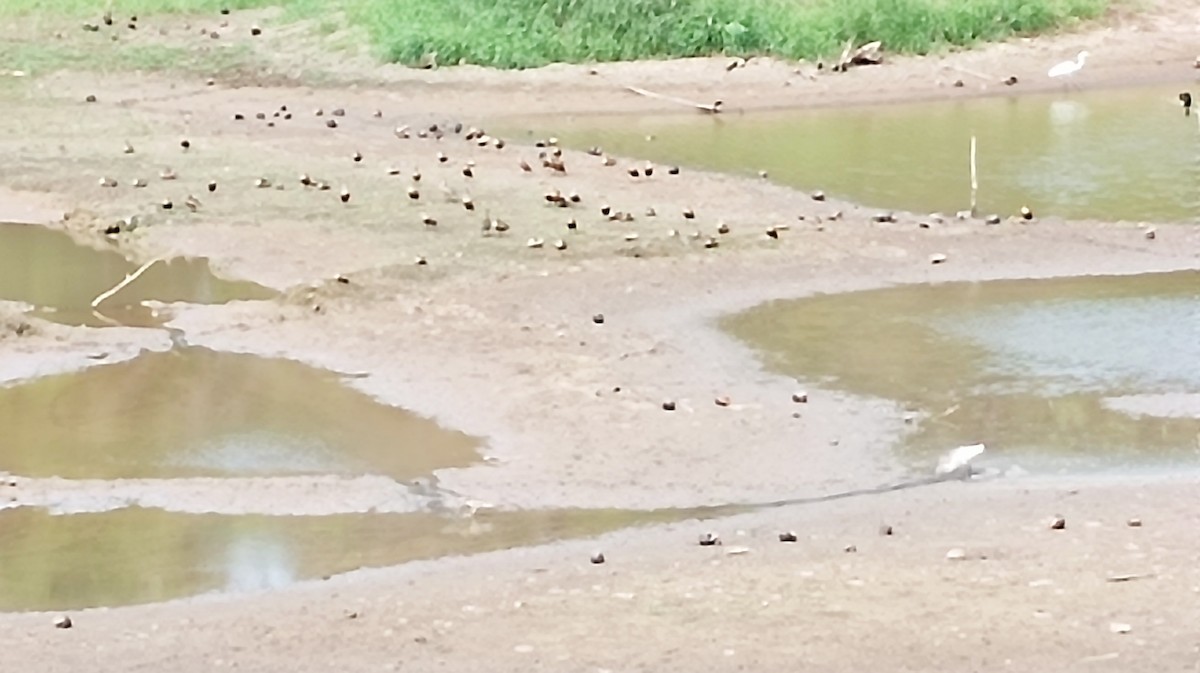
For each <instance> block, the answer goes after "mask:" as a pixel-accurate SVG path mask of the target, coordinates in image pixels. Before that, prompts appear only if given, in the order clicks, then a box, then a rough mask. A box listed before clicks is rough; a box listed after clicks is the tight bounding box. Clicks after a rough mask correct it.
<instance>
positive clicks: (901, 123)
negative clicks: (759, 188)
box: [526, 83, 1200, 223]
mask: <svg viewBox="0 0 1200 673" xmlns="http://www.w3.org/2000/svg"><path fill="white" fill-rule="evenodd" d="M1195 89H1196V86H1195V84H1194V83H1192V84H1187V83H1185V84H1183V85H1181V86H1176V87H1161V86H1160V87H1150V88H1136V89H1123V90H1106V91H1094V92H1077V91H1072V92H1058V93H1053V94H1046V95H1022V96H1013V97H1007V98H989V99H976V100H964V101H952V102H937V103H920V104H905V105H888V106H873V107H862V108H852V109H843V108H838V109H814V110H801V111H787V112H763V113H754V114H746V115H734V114H728V115H717V116H713V115H696V114H684V115H654V116H640V117H639V116H633V117H630V116H606V117H583V118H576V119H566V120H561V119H554V120H533V121H531V122H529V123H527V124H526V126H527V127H533V128H536V129H537V134H538V135H539V136H540V137H545V136H547V135H557V136H558V137H559V138H560V139H561V141H562V142H563V143H565V144H569V145H571V146H573V147H576V148H584V147H590V146H592V145H600V146H602V147H603V148H604V149H605V150H606V151H609V152H613V153H616V154H621V155H627V156H634V157H644V158H647V159H652V160H655V161H661V162H670V163H681V164H687V165H691V166H696V167H701V168H707V169H712V170H727V171H734V172H740V173H745V174H748V175H754V174H756V173H757V172H758V171H759V170H766V171H768V172H769V174H770V176H771V179H772V180H775V181H778V182H781V183H784V184H788V185H792V186H795V187H798V188H801V189H808V190H814V189H821V190H824V191H826V192H827V193H829V194H831V195H837V196H839V197H842V198H846V199H849V200H852V201H855V202H859V203H864V204H868V205H872V206H877V207H882V208H900V209H905V210H911V211H914V212H918V213H927V212H931V211H940V212H944V213H953V212H957V211H959V210H963V209H964V208H966V207H967V206H968V205H969V200H970V175H969V169H968V166H969V162H968V148H969V144H970V138H971V136H972V134H974V135H975V136H977V138H978V167H979V183H980V190H979V207H980V208H981V210H982V211H983V212H995V213H1001V214H1013V213H1016V212H1017V211H1018V210H1019V209H1020V208H1021V206H1023V205H1028V206H1029V207H1030V208H1032V209H1033V210H1034V212H1036V213H1045V214H1056V215H1061V216H1065V217H1071V218H1097V219H1104V220H1134V221H1142V220H1151V221H1171V222H1192V223H1200V187H1198V186H1200V116H1197V115H1195V114H1193V115H1191V116H1190V117H1185V116H1184V115H1183V109H1182V106H1181V105H1180V103H1179V98H1178V95H1179V92H1180V91H1185V90H1192V91H1195ZM1195 92H1196V93H1197V94H1200V91H1195ZM647 136H653V140H652V141H650V142H647V140H646V138H647Z"/></svg>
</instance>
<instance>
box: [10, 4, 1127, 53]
mask: <svg viewBox="0 0 1200 673" xmlns="http://www.w3.org/2000/svg"><path fill="white" fill-rule="evenodd" d="M1109 3H1110V0H541V1H538V0H112V1H111V2H110V3H104V4H103V5H102V4H101V3H97V2H94V1H93V0H50V1H49V2H39V1H38V0H5V1H4V2H0V17H3V16H9V17H12V16H18V17H20V16H26V17H34V18H35V19H37V20H41V19H53V18H55V17H58V18H66V17H89V18H90V20H93V21H94V20H97V19H98V18H99V14H100V13H101V11H102V9H101V8H100V7H103V6H110V7H111V8H112V10H113V13H114V14H115V15H116V16H118V17H123V16H126V15H135V14H136V15H139V16H151V17H152V16H153V15H155V14H168V13H190V14H199V15H215V14H216V13H217V11H218V10H220V9H222V8H228V9H231V10H237V9H250V8H257V7H265V6H272V5H280V6H283V7H284V9H285V10H286V11H285V12H284V14H283V18H282V19H280V20H284V21H287V20H297V19H313V20H315V21H316V22H317V25H326V24H335V23H336V24H339V25H347V26H348V27H351V28H356V29H358V30H360V31H362V34H363V35H364V36H365V38H366V39H369V40H370V42H371V44H372V46H373V47H374V48H375V49H376V50H377V51H378V52H379V53H380V54H381V55H382V57H383V58H385V59H387V60H392V61H397V62H401V63H408V64H413V63H417V62H420V61H421V60H422V59H423V58H424V57H425V56H426V55H428V54H436V55H437V61H438V63H440V64H456V63H460V62H462V63H474V64H480V65H489V66H495V67H500V68H524V67H533V66H539V65H545V64H547V63H553V62H588V61H618V60H636V59H647V58H678V57H686V56H704V55H712V54H730V55H740V56H752V55H774V56H780V57H785V58H793V59H798V58H808V59H815V58H821V57H826V58H827V57H830V56H834V55H836V54H837V53H838V52H839V51H840V50H841V48H842V45H844V44H845V42H846V41H847V40H854V41H855V42H859V43H861V42H866V41H870V40H882V41H883V43H884V46H885V49H886V50H888V51H891V52H903V53H925V52H929V51H932V50H936V49H938V48H942V47H945V46H948V45H970V44H972V43H975V42H979V41H985V40H994V39H1000V38H1004V37H1007V36H1009V35H1012V34H1027V33H1034V32H1039V31H1045V30H1050V29H1053V28H1056V27H1060V26H1063V25H1067V24H1070V23H1071V22H1073V21H1075V20H1078V19H1087V18H1092V17H1095V16H1098V15H1099V14H1100V13H1102V12H1103V11H1104V10H1105V9H1106V7H1107V6H1108V5H1109Z"/></svg>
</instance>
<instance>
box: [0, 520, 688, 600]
mask: <svg viewBox="0 0 1200 673" xmlns="http://www.w3.org/2000/svg"><path fill="white" fill-rule="evenodd" d="M698 513H700V512H699V511H698V510H697V511H691V512H684V511H678V510H662V511H657V512H631V511H622V510H560V511H529V512H480V513H478V514H477V515H476V516H474V517H472V518H449V517H442V516H436V515H433V514H353V515H335V516H313V517H300V516H282V517H271V516H245V515H243V516H220V515H212V514H176V513H170V512H164V511H161V510H155V509H140V508H131V509H123V510H117V511H113V512H105V513H100V514H74V515H70V516H53V515H50V514H47V513H46V512H44V511H42V510H36V509H26V508H21V509H10V510H0V611H20V610H63V609H78V608H86V607H95V606H116V605H129V604H135V603H147V602H155V601H163V600H169V599H173V598H181V597H185V596H191V595H196V594H202V593H207V592H216V591H220V592H244V591H256V590H264V589H276V588H280V587H283V586H286V585H288V584H291V583H293V582H297V581H300V580H306V579H315V578H320V577H324V576H328V575H332V574H337V573H342V572H346V571H350V570H354V569H357V568H364V567H381V566H389V565H395V564H398V563H403V562H406V561H412V560H416V559H424V558H433V557H438V556H446V555H462V554H469V553H478V552H485V551H492V550H498V549H508V548H513V547H519V546H526V545H533V544H538V543H544V542H548V541H551V540H558V539H564V538H569V537H582V536H591V535H598V534H600V533H604V532H607V531H612V530H616V529H619V528H625V527H628V526H631V525H636V524H648V523H656V522H666V521H674V520H681V519H683V518H687V517H690V516H697V515H698ZM584 561H585V562H586V559H584Z"/></svg>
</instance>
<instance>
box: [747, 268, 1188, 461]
mask: <svg viewBox="0 0 1200 673" xmlns="http://www.w3.org/2000/svg"><path fill="white" fill-rule="evenodd" d="M725 326H726V327H727V328H728V329H730V330H731V331H732V332H733V333H734V334H736V335H737V336H739V337H741V338H743V339H745V340H746V341H748V342H749V343H751V344H752V345H754V346H755V347H757V348H759V349H761V350H762V352H763V353H764V355H765V357H766V359H767V362H768V363H769V365H770V366H772V367H774V368H777V369H779V370H781V371H784V372H786V373H788V374H791V375H794V376H797V377H800V378H803V379H808V380H819V381H821V382H823V383H825V384H827V385H831V386H834V387H839V388H843V389H846V390H849V391H852V392H855V393H860V394H866V395H872V396H877V397H883V398H888V399H892V400H897V401H899V402H901V403H902V404H903V405H905V406H906V407H907V408H908V409H911V410H913V411H916V412H920V413H921V414H925V415H927V416H928V417H927V418H926V419H925V420H923V421H922V422H920V423H919V424H918V425H917V426H916V427H917V429H916V430H915V431H914V433H913V434H912V435H911V436H910V437H908V438H907V440H906V441H905V442H904V445H903V450H904V452H905V455H906V456H907V457H909V458H911V459H912V460H913V461H914V464H918V465H922V466H925V467H927V466H928V464H929V463H930V459H931V458H932V457H933V456H936V455H937V454H939V453H941V452H943V451H945V450H946V449H948V448H951V447H954V446H957V445H960V444H968V443H974V442H984V443H986V444H987V445H988V449H989V451H988V453H989V455H990V456H992V457H1000V458H1002V459H1003V462H1006V463H1009V464H1012V463H1016V464H1019V465H1021V466H1022V467H1025V468H1028V469H1092V468H1104V467H1111V466H1114V465H1147V464H1152V463H1173V462H1178V461H1188V462H1194V461H1196V460H1197V459H1200V418H1193V417H1174V418H1165V417H1157V416H1155V415H1152V414H1147V415H1140V416H1138V415H1131V414H1126V413H1121V412H1119V411H1117V410H1116V409H1113V408H1111V406H1110V405H1106V404H1105V400H1106V399H1108V398H1115V397H1121V396H1126V395H1147V394H1151V395H1167V396H1170V395H1194V394H1197V393H1200V272H1181V273H1172V274H1149V275H1140V276H1129V277H1084V278H1073V279H1058V280H1022V281H997V282H987V283H948V284H944V285H935V286H908V287H899V288H891V289H884V290H875V291H869V292H856V293H851V294H839V295H832V296H816V297H812V298H807V299H799V300H793V301H783V302H775V303H771V304H766V305H764V306H761V307H758V308H756V309H753V310H751V311H748V312H746V313H743V314H740V315H737V316H733V317H731V318H729V319H727V320H726V322H725Z"/></svg>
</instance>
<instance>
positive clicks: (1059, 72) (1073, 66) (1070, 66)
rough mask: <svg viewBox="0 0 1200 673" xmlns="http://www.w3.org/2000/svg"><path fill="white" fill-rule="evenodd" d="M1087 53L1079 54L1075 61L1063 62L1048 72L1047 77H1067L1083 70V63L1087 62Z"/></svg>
mask: <svg viewBox="0 0 1200 673" xmlns="http://www.w3.org/2000/svg"><path fill="white" fill-rule="evenodd" d="M1087 57H1088V53H1087V52H1086V51H1081V52H1079V54H1078V55H1076V56H1075V60H1074V61H1063V62H1062V63H1059V64H1058V65H1056V66H1054V67H1053V68H1050V69H1049V70H1047V71H1046V76H1047V77H1067V76H1070V75H1074V74H1075V73H1077V72H1079V71H1080V70H1083V62H1084V61H1086V60H1087Z"/></svg>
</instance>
